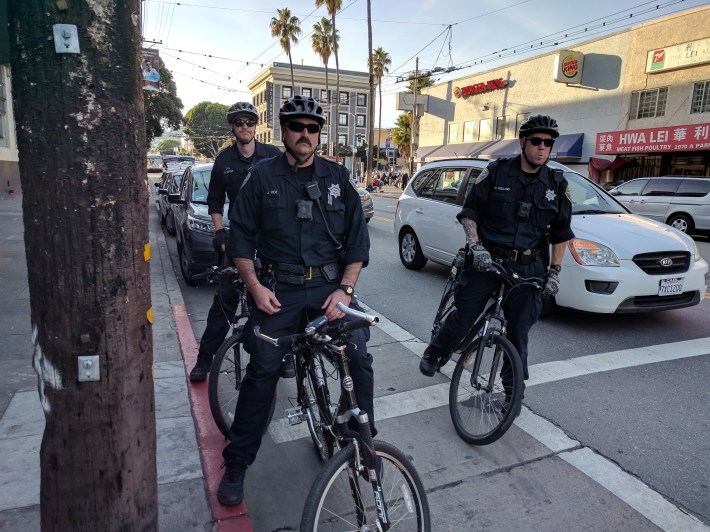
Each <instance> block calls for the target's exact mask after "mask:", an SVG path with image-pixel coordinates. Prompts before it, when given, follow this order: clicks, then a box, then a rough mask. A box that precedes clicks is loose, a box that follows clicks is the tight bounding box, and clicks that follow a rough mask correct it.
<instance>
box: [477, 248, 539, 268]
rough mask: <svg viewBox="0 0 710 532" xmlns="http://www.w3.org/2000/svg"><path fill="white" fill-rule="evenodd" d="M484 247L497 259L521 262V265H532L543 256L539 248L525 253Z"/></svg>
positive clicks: (527, 250) (517, 250) (516, 250)
mask: <svg viewBox="0 0 710 532" xmlns="http://www.w3.org/2000/svg"><path fill="white" fill-rule="evenodd" d="M484 246H485V248H486V249H487V250H488V251H490V252H491V253H492V254H493V255H495V256H496V257H500V258H502V259H506V260H509V261H513V262H519V263H520V264H530V263H531V262H533V261H534V260H535V259H537V258H538V257H539V256H540V255H542V250H541V249H539V248H533V249H526V250H524V251H523V250H520V249H505V248H499V247H496V246H491V245H485V244H484Z"/></svg>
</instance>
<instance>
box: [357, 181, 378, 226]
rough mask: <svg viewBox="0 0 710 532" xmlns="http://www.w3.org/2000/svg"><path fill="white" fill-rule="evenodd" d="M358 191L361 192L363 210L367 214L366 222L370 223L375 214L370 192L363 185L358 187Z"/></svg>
mask: <svg viewBox="0 0 710 532" xmlns="http://www.w3.org/2000/svg"><path fill="white" fill-rule="evenodd" d="M356 188H357V193H358V194H360V203H362V212H363V214H364V215H365V223H370V220H371V219H372V217H373V216H374V215H375V206H374V204H373V202H372V196H370V193H369V192H368V191H367V190H365V189H364V188H362V187H356Z"/></svg>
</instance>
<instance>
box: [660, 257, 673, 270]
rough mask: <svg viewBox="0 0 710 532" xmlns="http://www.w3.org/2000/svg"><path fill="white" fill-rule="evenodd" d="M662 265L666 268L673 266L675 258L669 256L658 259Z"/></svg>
mask: <svg viewBox="0 0 710 532" xmlns="http://www.w3.org/2000/svg"><path fill="white" fill-rule="evenodd" d="M658 262H659V263H660V265H661V266H663V267H664V268H668V266H673V259H671V258H668V257H663V258H662V259H661V260H660V261H658Z"/></svg>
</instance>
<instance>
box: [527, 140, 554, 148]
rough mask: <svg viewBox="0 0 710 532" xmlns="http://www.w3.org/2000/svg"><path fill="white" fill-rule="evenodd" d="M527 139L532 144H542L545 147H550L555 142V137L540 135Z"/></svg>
mask: <svg viewBox="0 0 710 532" xmlns="http://www.w3.org/2000/svg"><path fill="white" fill-rule="evenodd" d="M528 140H529V141H530V144H532V145H533V146H539V145H540V144H544V145H545V148H552V145H553V144H554V143H555V139H541V138H540V137H528Z"/></svg>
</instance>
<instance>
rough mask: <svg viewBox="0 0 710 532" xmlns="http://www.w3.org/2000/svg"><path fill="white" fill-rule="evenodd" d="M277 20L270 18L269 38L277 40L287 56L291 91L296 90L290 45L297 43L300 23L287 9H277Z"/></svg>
mask: <svg viewBox="0 0 710 532" xmlns="http://www.w3.org/2000/svg"><path fill="white" fill-rule="evenodd" d="M276 13H278V18H276V17H271V23H270V24H269V28H270V29H271V36H272V37H278V38H279V44H280V45H281V48H283V50H284V52H286V53H287V54H288V64H289V66H290V67H291V91H292V94H293V91H295V90H296V84H295V83H294V81H293V61H292V60H291V45H292V44H297V43H298V38H299V36H300V35H301V33H302V32H301V21H300V20H298V17H297V16H295V15H291V10H290V9H289V8H287V7H284V8H283V9H277V10H276Z"/></svg>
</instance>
